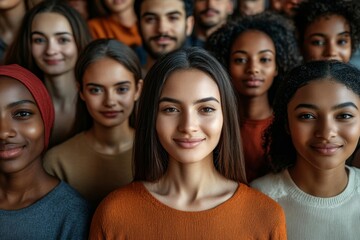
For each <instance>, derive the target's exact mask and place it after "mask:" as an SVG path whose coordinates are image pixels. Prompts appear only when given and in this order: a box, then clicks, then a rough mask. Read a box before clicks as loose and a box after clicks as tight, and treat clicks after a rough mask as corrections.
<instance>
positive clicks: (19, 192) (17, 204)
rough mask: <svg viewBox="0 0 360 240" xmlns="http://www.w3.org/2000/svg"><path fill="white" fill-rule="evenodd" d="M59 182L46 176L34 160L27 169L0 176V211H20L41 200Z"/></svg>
mask: <svg viewBox="0 0 360 240" xmlns="http://www.w3.org/2000/svg"><path fill="white" fill-rule="evenodd" d="M58 183H59V180H57V179H55V178H54V177H51V176H50V175H48V174H47V173H46V172H45V170H44V169H43V168H42V162H41V160H36V162H34V164H32V165H31V166H29V167H28V168H27V169H25V170H23V171H21V172H17V173H13V174H1V175H0V209H7V210H12V209H20V208H24V207H27V206H29V205H31V204H32V203H34V202H35V201H37V200H38V199H40V198H42V197H43V196H44V195H45V194H46V193H48V192H49V191H50V190H51V189H53V188H54V187H55V186H56V185H57V184H58Z"/></svg>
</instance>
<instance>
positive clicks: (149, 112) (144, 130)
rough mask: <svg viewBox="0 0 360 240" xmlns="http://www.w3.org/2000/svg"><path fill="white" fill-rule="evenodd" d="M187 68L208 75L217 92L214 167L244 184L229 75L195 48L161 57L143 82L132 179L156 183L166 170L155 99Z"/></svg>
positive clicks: (202, 51) (157, 102)
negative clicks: (218, 113)
mask: <svg viewBox="0 0 360 240" xmlns="http://www.w3.org/2000/svg"><path fill="white" fill-rule="evenodd" d="M191 69H197V70H200V71H202V72H204V73H206V74H207V75H208V76H210V77H211V78H212V79H213V80H214V82H216V84H217V86H218V88H219V92H220V98H221V107H222V114H223V119H224V124H223V128H222V132H221V137H220V140H219V143H218V145H217V147H216V148H215V149H214V165H215V167H216V169H217V170H218V171H219V173H220V174H222V175H223V176H224V177H226V178H228V179H232V180H234V181H238V182H243V183H246V175H245V165H244V157H243V155H242V148H241V146H242V145H241V137H240V130H239V124H238V113H237V105H236V97H235V94H234V91H233V89H232V86H231V82H230V80H229V76H228V74H227V72H226V71H225V69H224V68H223V67H222V65H221V64H220V63H219V62H218V61H217V60H216V59H215V58H214V57H212V56H211V55H210V54H209V53H208V52H207V51H205V50H204V49H201V48H196V47H192V48H184V49H179V50H176V51H174V52H172V53H169V54H167V55H165V56H163V57H162V58H160V59H159V60H158V61H157V62H156V63H155V65H154V66H153V67H152V68H151V69H150V71H149V72H148V73H147V75H146V77H145V79H144V86H143V92H142V95H141V97H140V100H139V109H138V117H137V121H136V133H135V144H134V153H133V156H134V170H135V171H134V180H135V181H157V180H159V179H160V178H161V177H162V176H164V174H165V172H166V171H167V168H168V153H167V152H166V150H165V149H164V148H163V147H162V145H161V143H160V142H159V139H158V137H157V133H156V128H155V126H156V119H157V114H158V111H159V109H158V108H159V106H158V105H159V98H160V95H161V92H162V89H163V86H164V83H165V82H166V80H167V79H168V78H169V77H170V75H171V74H173V73H174V72H177V71H183V70H191ZM179 81H181V79H179ZM199 91H201V89H200V90H199Z"/></svg>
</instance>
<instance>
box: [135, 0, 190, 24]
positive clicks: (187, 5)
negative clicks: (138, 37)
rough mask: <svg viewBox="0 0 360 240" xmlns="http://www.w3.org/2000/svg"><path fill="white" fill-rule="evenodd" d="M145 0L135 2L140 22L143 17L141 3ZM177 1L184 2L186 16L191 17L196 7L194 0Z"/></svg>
mask: <svg viewBox="0 0 360 240" xmlns="http://www.w3.org/2000/svg"><path fill="white" fill-rule="evenodd" d="M144 1H145V0H135V2H134V10H135V14H136V17H137V19H138V24H139V23H140V19H141V4H142V3H143V2H144ZM176 1H182V2H183V3H184V10H185V14H186V17H190V16H192V15H193V8H194V3H193V1H194V0H176Z"/></svg>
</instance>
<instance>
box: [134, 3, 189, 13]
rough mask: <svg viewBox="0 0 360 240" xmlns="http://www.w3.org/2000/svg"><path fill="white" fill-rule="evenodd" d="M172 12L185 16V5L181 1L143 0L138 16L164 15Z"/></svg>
mask: <svg viewBox="0 0 360 240" xmlns="http://www.w3.org/2000/svg"><path fill="white" fill-rule="evenodd" d="M172 12H180V13H183V14H184V15H185V4H184V1H182V0H144V1H143V2H142V4H141V8H140V15H141V16H142V15H143V14H145V13H151V14H155V15H159V16H161V15H166V14H168V13H172Z"/></svg>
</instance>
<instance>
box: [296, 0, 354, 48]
mask: <svg viewBox="0 0 360 240" xmlns="http://www.w3.org/2000/svg"><path fill="white" fill-rule="evenodd" d="M356 1H358V0H356ZM331 15H339V16H342V17H344V18H345V19H346V20H347V22H348V23H349V26H350V31H351V32H350V37H351V49H352V52H354V51H355V50H356V48H357V47H359V44H360V4H359V3H356V2H355V0H336V1H334V0H307V1H303V2H301V3H300V5H299V7H298V8H297V9H296V14H295V16H294V23H295V27H296V29H297V34H298V42H299V47H300V48H302V46H303V43H304V35H305V31H306V29H307V27H308V26H309V25H310V24H312V23H313V22H315V21H316V20H318V19H319V18H321V17H325V16H331Z"/></svg>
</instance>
